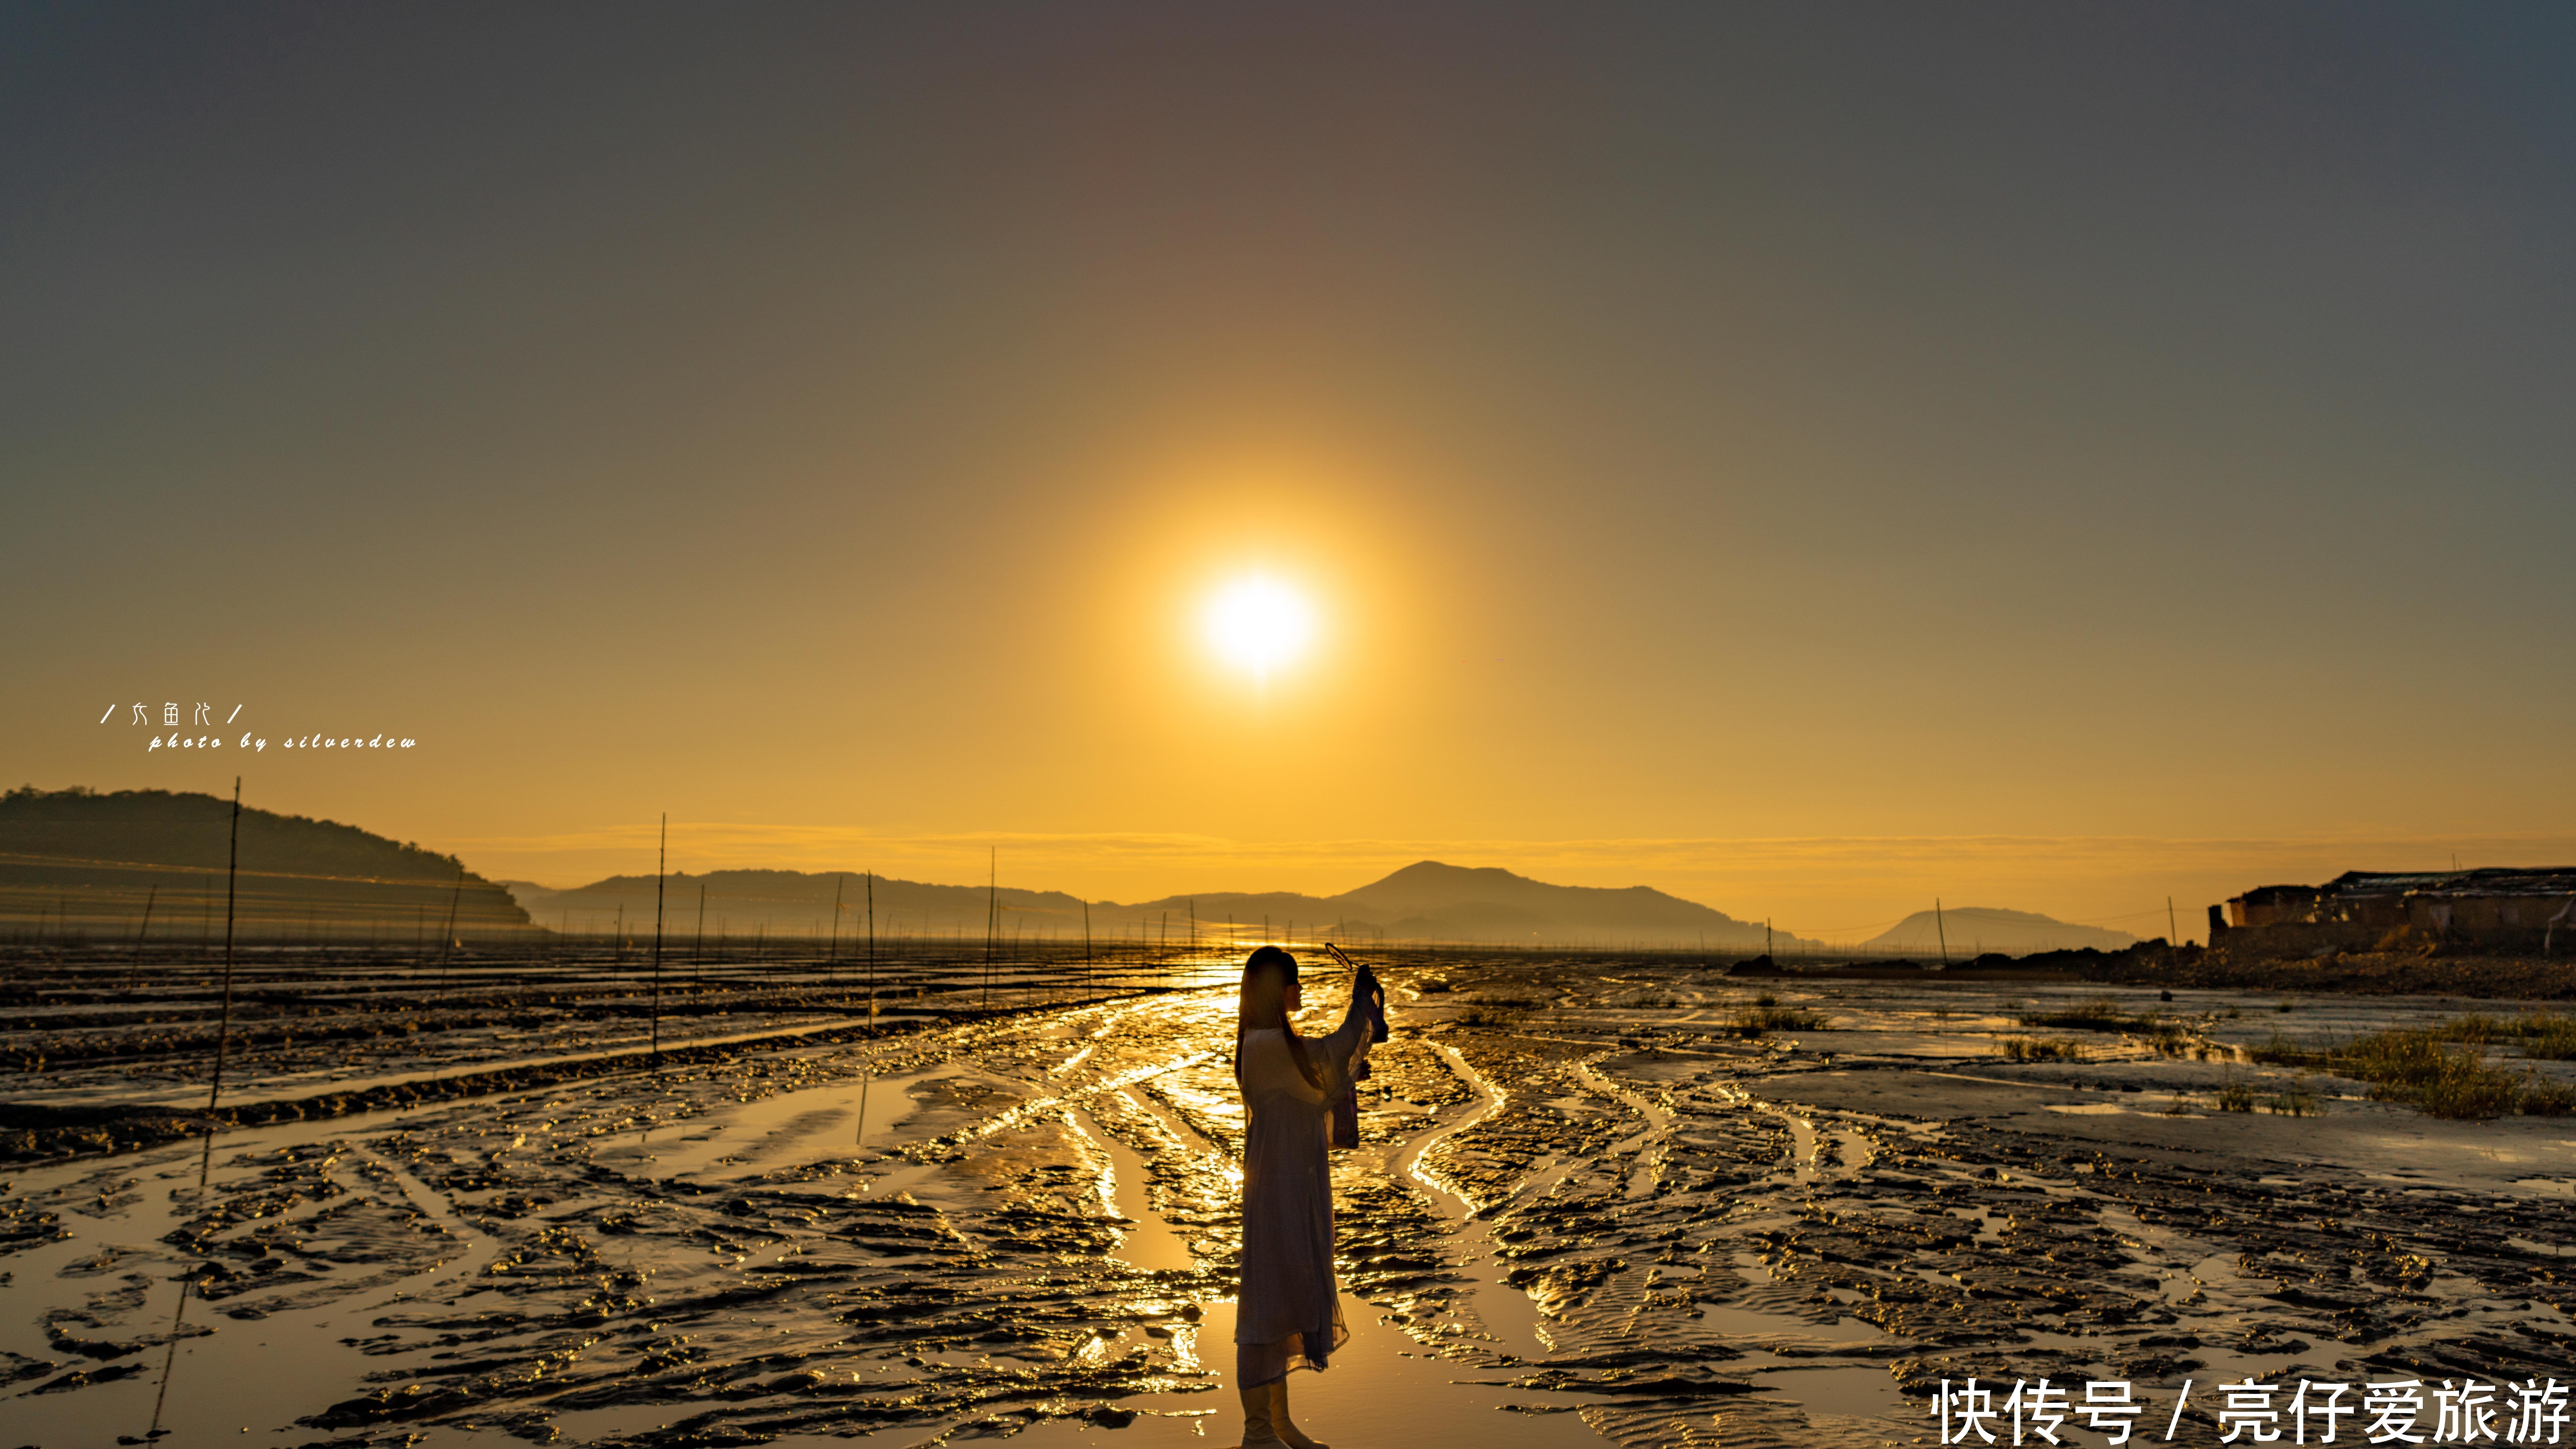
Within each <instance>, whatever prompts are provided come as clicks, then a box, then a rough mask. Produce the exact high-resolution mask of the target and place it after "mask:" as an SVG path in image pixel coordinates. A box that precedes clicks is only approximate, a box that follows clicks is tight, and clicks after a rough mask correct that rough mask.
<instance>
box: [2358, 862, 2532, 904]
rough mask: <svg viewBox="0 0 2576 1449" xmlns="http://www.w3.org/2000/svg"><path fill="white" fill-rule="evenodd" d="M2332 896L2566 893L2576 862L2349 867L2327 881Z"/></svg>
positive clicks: (2528, 894) (2530, 894) (2529, 894)
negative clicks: (2420, 868) (2396, 868)
mask: <svg viewBox="0 0 2576 1449" xmlns="http://www.w3.org/2000/svg"><path fill="white" fill-rule="evenodd" d="M2325 893H2326V894H2327V895H2330V896H2338V897H2353V896H2403V895H2429V896H2563V895H2571V894H2576V866H2566V865H2562V866H2530V867H2526V866H2510V865H2490V866H2483V867H2480V868H2479V869H2477V870H2435V871H2384V870H2348V871H2345V872H2344V873H2343V874H2341V875H2339V876H2336V877H2335V878H2334V879H2333V880H2330V881H2328V882H2326V884H2325Z"/></svg>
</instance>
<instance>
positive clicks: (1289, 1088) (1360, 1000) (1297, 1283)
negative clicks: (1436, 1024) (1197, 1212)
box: [1234, 946, 1386, 1449]
mask: <svg viewBox="0 0 2576 1449" xmlns="http://www.w3.org/2000/svg"><path fill="white" fill-rule="evenodd" d="M1385 1000H1386V998H1385V993H1384V992H1383V991H1382V990H1380V988H1379V986H1378V984H1377V978H1376V977H1375V976H1373V975H1371V974H1370V973H1369V971H1368V970H1367V968H1365V967H1363V968H1361V969H1360V971H1359V973H1358V976H1357V979H1356V980H1355V981H1353V983H1352V986H1351V1005H1350V1010H1349V1011H1348V1012H1347V1013H1345V1014H1344V1015H1343V1017H1342V1024H1341V1025H1340V1026H1339V1027H1337V1028H1336V1029H1335V1030H1334V1031H1333V1033H1332V1034H1331V1035H1330V1036H1325V1037H1319V1038H1316V1039H1314V1040H1312V1041H1309V1040H1307V1039H1305V1038H1303V1037H1300V1036H1298V1035H1297V1030H1296V1028H1295V1027H1294V1026H1292V1025H1290V1024H1289V1021H1288V1014H1289V1013H1290V1012H1293V1011H1295V1010H1297V1009H1298V1007H1299V1006H1300V1005H1301V1004H1302V1000H1301V996H1300V993H1299V991H1298V987H1297V958H1296V957H1294V956H1291V955H1289V954H1288V953H1287V952H1285V951H1282V950H1280V949H1279V948H1278V947H1276V946H1264V947H1262V948H1261V949H1260V950H1258V951H1255V952H1253V953H1252V959H1250V960H1249V961H1246V962H1245V963H1244V966H1243V996H1242V1010H1241V1013H1240V1015H1239V1017H1238V1018H1237V1023H1236V1026H1235V1039H1234V1079H1235V1083H1236V1085H1238V1086H1239V1087H1241V1088H1242V1090H1243V1109H1244V1118H1245V1126H1244V1140H1243V1289H1242V1294H1241V1296H1240V1298H1239V1299H1238V1300H1237V1308H1236V1314H1235V1328H1234V1345H1235V1347H1234V1361H1235V1381H1236V1383H1237V1385H1238V1386H1239V1387H1240V1388H1241V1389H1242V1391H1243V1446H1244V1449H1270V1446H1273V1445H1278V1444H1286V1445H1289V1446H1291V1449H1323V1446H1321V1445H1318V1444H1316V1442H1315V1441H1314V1440H1312V1439H1309V1438H1307V1437H1306V1436H1305V1435H1304V1434H1302V1433H1300V1432H1298V1429H1297V1426H1296V1425H1295V1424H1294V1423H1292V1422H1290V1420H1289V1418H1288V1370H1289V1369H1290V1368H1291V1367H1294V1366H1296V1365H1298V1364H1299V1363H1301V1362H1302V1363H1303V1364H1304V1365H1305V1366H1306V1367H1309V1368H1316V1369H1320V1368H1322V1367H1324V1365H1325V1363H1326V1362H1327V1361H1328V1360H1329V1359H1330V1358H1331V1356H1332V1352H1333V1350H1334V1349H1336V1348H1339V1347H1341V1345H1342V1343H1343V1341H1344V1340H1345V1339H1347V1338H1349V1337H1350V1330H1349V1329H1348V1328H1346V1327H1345V1326H1344V1325H1343V1323H1342V1303H1341V1290H1340V1286H1339V1285H1338V1284H1337V1283H1335V1282H1334V1280H1333V1175H1332V1170H1331V1166H1330V1164H1329V1163H1328V1161H1327V1160H1326V1148H1327V1144H1328V1142H1329V1139H1330V1133H1331V1130H1332V1110H1333V1103H1334V1102H1336V1101H1338V1100H1339V1099H1340V1098H1341V1096H1342V1094H1343V1093H1345V1092H1347V1091H1349V1090H1350V1084H1351V1074H1352V1071H1353V1069H1354V1068H1356V1067H1357V1066H1358V1065H1359V1062H1360V1059H1361V1058H1362V1057H1364V1056H1366V1055H1367V1053H1368V1048H1369V1041H1370V1038H1371V1036H1372V1034H1373V1028H1376V1023H1378V1022H1379V1021H1381V1020H1382V1019H1383V1017H1382V1010H1383V1007H1384V1005H1385ZM1377 1030H1378V1031H1380V1032H1382V1028H1378V1029H1377Z"/></svg>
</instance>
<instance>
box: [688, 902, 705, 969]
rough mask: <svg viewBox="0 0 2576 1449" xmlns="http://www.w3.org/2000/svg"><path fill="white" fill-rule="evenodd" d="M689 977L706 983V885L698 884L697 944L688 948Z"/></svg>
mask: <svg viewBox="0 0 2576 1449" xmlns="http://www.w3.org/2000/svg"><path fill="white" fill-rule="evenodd" d="M689 976H690V978H691V979H692V980H694V981H696V982H697V983H698V984H699V985H701V986H703V985H705V984H706V981H707V883H706V882H705V881H704V880H700V881H699V882H698V943H697V944H696V945H694V946H692V947H690V948H689Z"/></svg>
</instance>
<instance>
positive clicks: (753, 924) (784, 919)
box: [511, 860, 1802, 951]
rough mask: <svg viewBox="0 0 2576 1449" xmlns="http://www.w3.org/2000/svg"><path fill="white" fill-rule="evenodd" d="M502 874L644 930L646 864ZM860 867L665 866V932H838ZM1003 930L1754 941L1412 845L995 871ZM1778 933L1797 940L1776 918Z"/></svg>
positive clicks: (536, 897) (952, 921)
mask: <svg viewBox="0 0 2576 1449" xmlns="http://www.w3.org/2000/svg"><path fill="white" fill-rule="evenodd" d="M511 890H512V892H513V893H514V894H516V895H517V897H518V899H519V901H520V903H521V904H522V905H524V906H526V907H527V909H528V911H529V913H530V914H531V915H532V916H534V917H535V919H536V921H537V923H538V924H539V925H541V926H546V927H549V928H553V929H557V930H566V931H571V932H574V933H585V932H587V933H605V932H608V931H611V930H614V929H617V926H618V922H619V921H620V920H621V919H622V920H623V922H624V924H625V928H626V929H628V930H629V931H633V930H636V929H637V928H638V924H637V923H638V922H641V929H642V930H644V931H647V932H649V931H650V930H651V929H652V922H653V909H654V899H653V877H651V876H611V877H609V878H608V879H606V880H601V881H594V882H592V883H591V884H589V885H586V886H581V887H579V888H577V889H573V890H562V891H550V890H547V889H546V888H544V887H542V886H534V885H530V884H527V883H525V882H512V883H511ZM867 890H868V878H867V877H866V876H864V875H861V874H858V873H854V872H849V871H822V872H814V873H810V874H809V873H805V872H800V871H783V870H726V871H710V872H706V873H704V874H698V875H691V874H686V873H681V874H675V875H672V876H671V877H669V878H668V880H667V881H666V882H665V885H664V895H663V901H662V910H663V930H664V933H665V939H666V940H668V939H673V936H672V933H673V932H678V933H680V936H681V937H682V938H689V939H694V936H695V933H696V932H697V930H698V929H699V909H700V907H699V901H700V894H701V892H703V893H704V898H705V931H706V937H707V939H708V940H709V941H710V942H712V941H715V940H717V939H719V938H723V939H726V940H728V941H738V940H739V939H741V938H742V937H744V936H746V935H752V934H754V933H766V935H767V936H768V937H769V938H771V939H777V938H780V937H787V938H793V939H797V940H803V939H806V938H812V939H814V940H817V941H820V940H823V939H825V938H826V937H827V936H828V935H829V934H830V933H831V932H832V930H833V927H832V922H833V920H834V907H833V901H834V896H835V892H837V893H838V897H839V901H840V908H839V916H838V919H839V922H840V925H839V928H838V930H839V934H840V937H841V939H842V940H844V941H853V940H856V939H858V937H859V936H860V935H861V934H863V933H864V931H865V929H866V922H865V912H866V909H867V904H866V903H867ZM875 891H876V895H875V901H876V905H875V911H876V929H877V931H878V932H879V933H880V934H881V935H882V936H888V937H898V936H899V937H903V938H906V939H918V938H921V937H924V936H930V937H943V936H944V937H949V938H951V939H956V940H961V941H965V942H971V943H974V944H976V945H979V946H980V944H981V943H982V941H983V939H984V929H985V927H984V919H985V888H984V887H982V886H946V885H927V884H924V883H922V882H919V881H907V880H891V879H887V878H886V877H883V876H879V877H877V878H876V882H875ZM994 896H995V899H996V901H997V903H998V904H999V905H1000V907H1001V917H1002V925H1001V929H1002V934H1003V935H1004V937H1005V938H1009V937H1011V936H1013V935H1015V934H1016V935H1021V936H1028V937H1036V938H1051V939H1055V940H1060V941H1076V940H1080V939H1081V938H1082V932H1083V931H1084V929H1085V928H1086V914H1087V916H1088V929H1089V930H1090V932H1091V934H1092V937H1093V939H1095V940H1100V941H1110V940H1134V939H1136V938H1137V937H1138V936H1139V935H1142V936H1143V937H1146V938H1148V939H1154V940H1170V941H1175V942H1177V941H1180V940H1184V939H1187V938H1188V937H1189V935H1190V934H1191V932H1192V930H1193V926H1194V925H1195V929H1196V930H1197V931H1198V932H1199V934H1200V935H1201V936H1202V937H1209V936H1214V937H1220V938H1221V937H1222V936H1223V935H1224V932H1225V930H1226V928H1227V927H1228V926H1229V925H1230V926H1231V927H1232V928H1233V929H1234V932H1235V936H1236V938H1237V939H1240V940H1247V941H1248V940H1253V939H1282V940H1284V939H1289V938H1291V936H1292V935H1293V938H1294V939H1297V940H1301V941H1313V940H1319V939H1340V940H1345V941H1374V940H1416V941H1423V940H1428V941H1455V942H1481V943H1494V944H1502V943H1510V942H1518V943H1524V944H1531V945H1560V946H1578V945H1596V946H1607V947H1615V946H1657V947H1685V948H1696V947H1698V946H1700V945H1702V944H1705V945H1706V946H1707V947H1708V948H1709V949H1711V950H1713V951H1719V950H1723V951H1743V950H1760V949H1761V948H1762V945H1763V939H1764V938H1763V929H1762V926H1761V925H1760V923H1758V922H1746V921H1739V920H1737V919H1735V918H1734V917H1732V916H1729V915H1727V914H1725V913H1724V912H1722V911H1716V910H1712V909H1710V908H1709V907H1707V906H1703V905H1699V904H1696V903H1694V902H1691V901H1685V900H1682V899H1680V898H1679V897H1676V896H1670V895H1666V894H1664V893H1663V892H1662V891H1658V890H1654V889H1651V888H1649V887H1646V886H1630V887H1627V888H1626V889H1622V890H1608V889H1599V888H1595V887H1590V886H1560V885H1549V884H1546V883H1545V882H1542V881H1534V880H1531V879H1529V878H1528V877H1526V876H1520V875H1515V874H1513V873H1512V872H1510V871H1507V870H1498V869H1493V868H1483V869H1469V868H1465V867H1460V866H1453V865H1443V864H1441V863H1439V862H1437V861H1427V860H1426V861H1422V862H1419V863H1417V864H1414V865H1409V866H1406V867H1405V868H1404V869H1402V870H1399V871H1397V872H1396V873H1395V874H1393V875H1390V876H1388V877H1386V878H1385V879H1384V880H1381V881H1377V882H1375V883H1374V884H1371V885H1365V886H1362V887H1360V888H1359V889H1357V890H1353V891H1346V892H1344V893H1342V894H1340V895H1334V896H1310V895H1304V894H1301V893H1298V892H1294V891H1269V892H1258V893H1255V892H1243V891H1211V892H1209V893H1207V894H1205V895H1198V896H1188V895H1178V896H1167V897H1164V898H1162V899H1159V900H1150V901H1135V902H1125V903H1122V902H1116V901H1093V902H1090V903H1088V905H1087V906H1086V904H1085V903H1084V902H1083V901H1082V900H1081V899H1079V898H1078V897H1074V896H1070V895H1066V894H1065V893H1063V892H1061V891H1034V890H1027V889H1022V888H1017V887H1011V886H1005V887H1002V888H1001V889H1000V890H999V891H997V892H995V893H994ZM1777 942H1778V944H1779V945H1780V947H1781V948H1782V949H1791V948H1793V947H1795V946H1796V945H1799V944H1802V943H1800V942H1798V941H1797V939H1796V938H1794V937H1791V936H1789V935H1787V934H1785V933H1783V934H1781V935H1780V936H1779V937H1777Z"/></svg>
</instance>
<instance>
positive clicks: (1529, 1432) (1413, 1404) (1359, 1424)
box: [1011, 1295, 1883, 1449]
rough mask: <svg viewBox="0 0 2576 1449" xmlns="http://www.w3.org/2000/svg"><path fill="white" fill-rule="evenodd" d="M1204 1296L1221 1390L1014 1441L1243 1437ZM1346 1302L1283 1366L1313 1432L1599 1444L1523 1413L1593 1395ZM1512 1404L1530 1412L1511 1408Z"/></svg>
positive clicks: (1556, 1421) (1438, 1441) (1587, 1432)
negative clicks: (1526, 1384)
mask: <svg viewBox="0 0 2576 1449" xmlns="http://www.w3.org/2000/svg"><path fill="white" fill-rule="evenodd" d="M1201 1306H1202V1309H1203V1311H1204V1313H1205V1315H1206V1316H1205V1317H1204V1318H1202V1319H1201V1320H1200V1323H1199V1331H1198V1339H1199V1342H1200V1344H1202V1345H1204V1346H1205V1347H1204V1348H1203V1349H1202V1350H1201V1352H1202V1354H1203V1356H1205V1357H1208V1358H1211V1359H1213V1363H1212V1364H1211V1366H1212V1367H1214V1368H1216V1369H1217V1370H1218V1372H1219V1373H1220V1374H1222V1375H1223V1376H1224V1383H1223V1385H1222V1386H1221V1387H1220V1388H1218V1389H1216V1390H1215V1391H1212V1392H1201V1393H1171V1394H1142V1395H1137V1396H1134V1397H1130V1398H1125V1399H1121V1400H1119V1401H1118V1405H1117V1406H1118V1407H1119V1408H1120V1409H1130V1410H1134V1411H1136V1414H1137V1418H1136V1420H1135V1422H1133V1423H1131V1424H1129V1425H1127V1426H1126V1427H1124V1428H1119V1429H1112V1428H1107V1427H1104V1426H1101V1425H1098V1424H1092V1423H1080V1422H1058V1423H1052V1424H1042V1425H1039V1426H1037V1427H1036V1428H1032V1429H1029V1430H1026V1431H1024V1432H1023V1433H1021V1434H1019V1435H1018V1436H1016V1437H1015V1438H1013V1439H1012V1440H1011V1442H1012V1443H1013V1444H1027V1445H1030V1446H1033V1449H1054V1446H1061V1445H1075V1444H1098V1445H1112V1446H1134V1449H1153V1446H1158V1445H1169V1446H1188V1449H1212V1446H1221V1445H1229V1444H1236V1443H1239V1442H1241V1440H1242V1437H1243V1405H1242V1401H1241V1400H1240V1399H1239V1398H1238V1397H1237V1395H1236V1393H1235V1389H1234V1383H1233V1362H1232V1360H1233V1352H1232V1349H1233V1342H1234V1305H1233V1304H1232V1303H1230V1302H1218V1303H1207V1304H1203V1305H1201ZM1342 1311H1343V1312H1344V1313H1345V1314H1347V1315H1348V1316H1349V1319H1350V1329H1351V1339H1350V1342H1349V1343H1347V1344H1344V1345H1343V1346H1342V1350H1341V1352H1339V1353H1337V1354H1335V1355H1334V1356H1333V1365H1332V1367H1331V1368H1328V1369H1326V1370H1325V1371H1324V1372H1322V1373H1310V1372H1305V1371H1302V1370H1301V1371H1299V1372H1296V1373H1292V1374H1290V1375H1289V1376H1288V1405H1289V1411H1290V1414H1291V1417H1293V1418H1294V1419H1295V1420H1296V1422H1297V1427H1298V1428H1300V1429H1302V1430H1304V1431H1305V1432H1306V1433H1308V1434H1310V1435H1312V1436H1314V1437H1315V1438H1316V1439H1318V1440H1321V1441H1323V1442H1325V1443H1327V1444H1332V1445H1339V1446H1349V1449H1359V1446H1367V1445H1374V1444H1403V1445H1419V1446H1422V1449H1438V1446H1443V1445H1457V1446H1476V1449H1600V1446H1601V1445H1602V1444H1603V1442H1604V1440H1603V1439H1602V1437H1601V1435H1599V1434H1598V1433H1596V1432H1594V1431H1593V1429H1592V1427H1591V1426H1590V1425H1588V1424H1586V1423H1585V1422H1584V1420H1583V1417H1582V1416H1581V1415H1580V1414H1577V1413H1570V1412H1542V1413H1531V1412H1527V1410H1528V1409H1530V1408H1541V1409H1553V1410H1567V1409H1574V1408H1578V1407H1581V1406H1583V1405H1587V1404H1595V1403H1599V1402H1600V1400H1599V1399H1598V1398H1596V1397H1595V1396H1592V1395H1587V1394H1572V1393H1548V1392H1540V1391H1535V1390H1527V1389H1515V1388H1509V1387H1503V1386H1498V1385H1497V1384H1496V1382H1495V1380H1498V1379H1500V1378H1502V1377H1503V1375H1501V1374H1499V1373H1496V1372H1495V1371H1493V1370H1489V1369H1479V1368H1477V1367H1476V1366H1474V1365H1472V1364H1462V1363H1456V1362H1452V1361H1450V1360H1448V1359H1443V1358H1440V1357H1438V1356H1437V1355H1434V1354H1432V1353H1430V1352H1429V1350H1427V1349H1424V1348H1423V1347H1422V1346H1421V1345H1419V1344H1417V1343H1415V1342H1414V1341H1413V1340H1412V1339H1411V1338H1409V1337H1407V1336H1406V1335H1405V1334H1404V1332H1403V1331H1402V1330H1400V1329H1397V1328H1394V1327H1391V1326H1389V1325H1388V1324H1386V1323H1385V1322H1384V1321H1383V1315H1382V1314H1379V1313H1376V1312H1372V1311H1371V1310H1370V1309H1369V1306H1368V1305H1367V1304H1365V1303H1361V1302H1357V1301H1355V1300H1352V1299H1351V1298H1349V1297H1348V1296H1347V1295H1346V1296H1345V1297H1344V1299H1343V1302H1342ZM1882 1377H1883V1375H1882ZM1478 1381H1481V1382H1478ZM1512 1407H1518V1408H1520V1409H1521V1410H1523V1411H1522V1412H1512V1411H1511V1408H1512Z"/></svg>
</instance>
